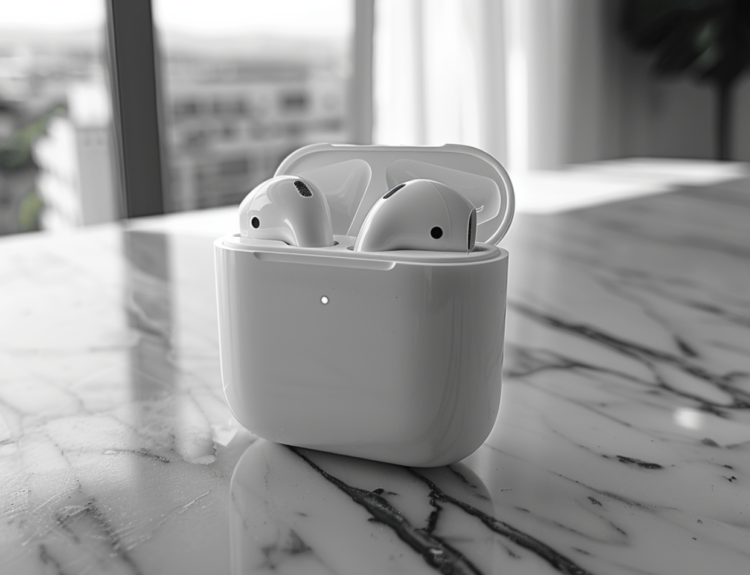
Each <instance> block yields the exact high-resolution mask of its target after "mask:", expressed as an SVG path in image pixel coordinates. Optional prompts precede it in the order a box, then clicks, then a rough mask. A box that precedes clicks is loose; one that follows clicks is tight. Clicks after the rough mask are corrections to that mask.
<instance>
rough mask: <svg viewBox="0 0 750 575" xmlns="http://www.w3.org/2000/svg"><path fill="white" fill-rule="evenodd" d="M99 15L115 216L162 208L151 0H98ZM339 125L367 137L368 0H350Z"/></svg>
mask: <svg viewBox="0 0 750 575" xmlns="http://www.w3.org/2000/svg"><path fill="white" fill-rule="evenodd" d="M104 1H105V3H106V19H107V59H108V63H109V72H110V81H111V98H112V117H113V124H114V140H115V141H114V150H115V160H116V161H115V166H116V174H117V180H118V181H117V182H116V184H117V185H116V187H117V188H118V189H119V195H120V217H121V218H123V219H127V218H134V217H141V216H152V215H159V214H163V213H165V208H166V206H167V203H168V202H167V192H168V189H169V188H168V185H169V181H168V175H167V174H168V166H165V162H164V161H162V160H163V159H166V158H167V153H166V151H165V149H164V141H165V138H164V136H163V134H164V130H163V125H164V124H163V117H164V116H163V112H162V105H163V101H162V98H161V95H162V91H161V86H160V84H161V81H162V78H161V74H160V69H161V66H160V61H161V60H160V54H159V51H158V46H157V42H156V34H155V29H154V21H153V6H152V2H151V0H127V1H124V0H104ZM352 2H353V3H354V14H353V16H354V29H353V31H352V40H351V44H350V50H351V59H352V67H351V70H352V72H351V76H350V78H349V86H348V91H347V93H348V102H347V104H348V106H347V116H348V117H347V131H348V137H349V141H350V142H351V143H355V144H370V143H372V128H373V90H372V89H373V31H374V24H375V22H374V20H375V16H374V13H375V0H352Z"/></svg>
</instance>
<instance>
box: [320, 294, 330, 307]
mask: <svg viewBox="0 0 750 575" xmlns="http://www.w3.org/2000/svg"><path fill="white" fill-rule="evenodd" d="M320 303H322V304H323V305H326V304H327V303H328V296H327V295H324V296H323V297H322V298H320Z"/></svg>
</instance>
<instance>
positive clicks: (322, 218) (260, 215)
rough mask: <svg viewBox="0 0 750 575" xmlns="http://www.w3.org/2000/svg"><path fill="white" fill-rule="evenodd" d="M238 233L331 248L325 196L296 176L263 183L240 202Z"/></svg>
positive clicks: (289, 242) (282, 177)
mask: <svg viewBox="0 0 750 575" xmlns="http://www.w3.org/2000/svg"><path fill="white" fill-rule="evenodd" d="M240 234H241V235H242V236H243V237H246V238H252V239H258V240H280V241H282V242H285V243H287V244H289V245H293V246H302V247H323V246H332V245H334V242H333V227H332V225H331V211H330V209H329V208H328V202H327V201H326V199H325V196H324V195H323V194H322V193H321V192H320V190H318V188H317V187H316V186H315V185H314V184H313V183H312V182H310V181H308V180H304V179H302V178H299V177H297V176H276V177H275V178H271V179H270V180H266V181H265V182H263V183H262V184H260V185H258V186H257V187H255V189H253V190H252V191H251V192H250V193H249V194H248V195H247V196H246V197H245V199H244V200H242V203H241V204H240Z"/></svg>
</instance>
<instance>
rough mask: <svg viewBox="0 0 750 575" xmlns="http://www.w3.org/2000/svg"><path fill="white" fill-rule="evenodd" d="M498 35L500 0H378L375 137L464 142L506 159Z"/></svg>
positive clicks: (427, 142)
mask: <svg viewBox="0 0 750 575" xmlns="http://www.w3.org/2000/svg"><path fill="white" fill-rule="evenodd" d="M504 36H505V34H504V18H503V2H501V1H499V0H379V1H378V2H376V5H375V31H374V46H375V48H374V50H375V52H374V84H375V85H374V120H373V122H374V129H373V132H374V133H373V141H374V142H375V143H382V144H401V145H440V144H443V143H446V142H451V143H461V144H468V145H471V146H476V147H478V148H481V149H483V150H485V151H487V152H489V153H490V154H492V155H493V156H495V157H496V158H497V159H498V160H500V161H501V162H503V163H505V162H506V161H507V152H506V150H507V144H506V141H507V122H506V95H505V54H506V50H505V43H504Z"/></svg>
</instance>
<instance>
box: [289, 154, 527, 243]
mask: <svg viewBox="0 0 750 575" xmlns="http://www.w3.org/2000/svg"><path fill="white" fill-rule="evenodd" d="M276 175H277V176H282V175H294V176H300V177H302V178H305V179H307V180H310V181H311V182H312V183H314V184H315V185H316V186H317V187H318V188H319V189H320V191H321V192H323V193H324V194H325V196H326V199H327V200H328V206H329V208H330V210H331V220H332V223H333V233H334V234H337V235H347V236H356V235H357V234H358V233H359V229H360V228H361V227H362V223H363V222H364V220H365V217H366V216H367V213H368V212H369V211H370V209H371V208H372V207H373V205H374V204H375V202H377V201H378V200H379V199H380V198H381V197H383V196H384V195H385V193H386V192H387V191H388V190H390V189H391V188H393V187H394V186H396V185H398V184H401V183H403V182H406V181H408V180H414V179H419V178H423V179H428V180H436V181H438V182H442V183H443V184H445V185H446V186H448V187H450V188H453V189H454V190H456V191H457V192H459V193H460V194H462V195H463V196H464V197H465V198H466V199H467V200H469V201H470V202H471V203H472V204H473V205H474V207H475V208H476V209H477V237H476V239H477V241H478V242H484V243H489V244H497V243H498V242H499V241H500V240H501V239H502V238H503V236H504V235H505V234H506V233H507V231H508V228H509V227H510V222H511V220H512V219H513V212H514V206H515V200H514V195H513V185H512V184H511V181H510V178H509V177H508V173H507V172H506V171H505V169H504V168H503V167H502V166H501V165H500V163H499V162H498V161H497V160H496V159H495V158H493V157H492V156H490V155H489V154H487V153H485V152H483V151H481V150H478V149H477V148H472V147H471V146H463V145H459V144H446V145H444V146H439V147H430V146H354V145H337V144H313V145H311V146H305V147H304V148H300V149H299V150H297V151H295V152H293V153H292V154H290V155H289V156H288V157H287V158H286V159H285V160H284V161H283V162H282V163H281V165H280V166H279V167H278V169H277V170H276Z"/></svg>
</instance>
